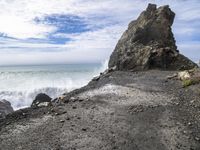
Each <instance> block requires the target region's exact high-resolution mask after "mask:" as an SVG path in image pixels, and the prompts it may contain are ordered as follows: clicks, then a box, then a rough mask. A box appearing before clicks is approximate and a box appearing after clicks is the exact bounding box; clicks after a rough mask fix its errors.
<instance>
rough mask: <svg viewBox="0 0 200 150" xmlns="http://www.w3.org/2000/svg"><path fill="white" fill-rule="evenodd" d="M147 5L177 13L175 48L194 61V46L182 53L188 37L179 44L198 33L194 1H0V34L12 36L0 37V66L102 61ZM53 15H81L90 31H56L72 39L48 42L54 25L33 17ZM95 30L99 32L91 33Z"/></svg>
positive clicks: (56, 34) (199, 6) (197, 5)
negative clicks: (150, 4) (55, 42)
mask: <svg viewBox="0 0 200 150" xmlns="http://www.w3.org/2000/svg"><path fill="white" fill-rule="evenodd" d="M149 2H151V3H157V4H158V5H164V4H169V5H170V7H171V8H172V10H173V11H175V12H176V14H177V15H176V20H175V24H174V26H173V29H174V32H175V36H177V37H178V39H177V42H178V43H179V44H178V46H179V49H183V50H182V51H181V52H183V53H184V54H186V55H188V56H189V57H190V58H194V57H193V56H194V55H196V53H199V51H198V50H197V49H198V47H196V48H195V50H191V51H192V52H193V53H191V51H190V53H189V52H188V51H187V50H186V49H187V48H189V47H192V46H193V45H192V44H193V43H192V42H190V40H192V39H187V40H188V42H187V46H183V41H184V42H185V38H186V36H189V37H193V36H194V35H196V34H197V33H199V26H200V21H199V19H200V12H199V8H200V3H199V1H198V0H190V1H189V0H188V1H187V0H186V1H181V0H176V1H174V0H162V1H160V0H143V1H141V0H134V1H133V0H42V1H39V0H20V1H19V0H0V8H1V9H0V20H1V21H0V33H2V34H3V35H7V36H9V37H13V38H16V40H13V39H4V38H0V44H1V45H0V64H11V63H14V64H22V63H25V64H27V63H72V62H97V61H101V60H103V59H105V58H108V57H109V55H110V53H111V52H112V51H113V49H114V47H115V45H116V43H117V41H118V39H119V38H120V35H121V34H122V33H123V31H124V30H125V29H126V27H127V25H128V23H129V22H130V21H131V20H133V19H136V18H137V16H138V15H139V13H140V12H141V11H143V10H144V9H145V8H146V6H147V4H148V3H149ZM52 14H61V15H62V14H67V15H74V16H79V17H82V18H83V19H84V21H85V22H86V23H87V24H88V27H90V28H91V29H93V30H92V31H87V32H83V33H81V34H77V33H76V34H74V33H72V34H65V33H55V34H54V35H53V36H54V37H62V38H71V41H69V42H67V43H65V44H52V43H51V42H50V41H49V40H48V38H47V37H48V35H49V34H50V33H51V34H52V33H53V32H54V31H56V30H57V27H56V26H53V25H50V24H47V23H36V22H35V21H34V19H35V18H36V17H37V18H44V17H45V16H51V15H52ZM95 26H98V27H101V28H100V29H95V30H94V28H93V27H95ZM28 38H42V39H43V40H44V42H42V41H39V42H38V43H36V42H33V41H31V40H27V39H28ZM198 40H199V39H198ZM11 47H12V48H11ZM15 47H16V48H15ZM196 56H197V55H196ZM195 59H196V58H195ZM50 61H51V62H50Z"/></svg>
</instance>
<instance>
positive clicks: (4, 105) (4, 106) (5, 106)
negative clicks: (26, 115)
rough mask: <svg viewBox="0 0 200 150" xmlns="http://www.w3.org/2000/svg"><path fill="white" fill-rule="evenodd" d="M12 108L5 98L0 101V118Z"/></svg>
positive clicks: (10, 111)
mask: <svg viewBox="0 0 200 150" xmlns="http://www.w3.org/2000/svg"><path fill="white" fill-rule="evenodd" d="M13 111H14V110H13V108H12V106H11V103H10V102H9V101H7V100H1V101H0V118H5V116H6V115H7V114H9V113H12V112H13Z"/></svg>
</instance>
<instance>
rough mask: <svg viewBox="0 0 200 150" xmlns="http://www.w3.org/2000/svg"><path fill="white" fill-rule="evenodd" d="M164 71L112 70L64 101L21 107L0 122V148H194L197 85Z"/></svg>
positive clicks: (198, 138) (198, 136) (199, 112)
mask: <svg viewBox="0 0 200 150" xmlns="http://www.w3.org/2000/svg"><path fill="white" fill-rule="evenodd" d="M172 73H173V72H169V71H166V72H164V71H148V72H138V73H133V72H112V73H109V74H107V75H104V76H102V77H101V78H100V80H99V81H92V82H90V83H89V85H88V86H86V87H83V88H81V89H78V90H75V91H73V92H71V93H69V94H66V97H65V100H66V101H67V100H68V99H70V97H74V98H71V100H70V101H69V102H67V103H65V104H63V103H60V104H55V106H53V107H49V108H41V109H24V110H20V111H18V112H16V113H14V114H12V115H10V116H8V117H7V119H6V120H2V121H1V123H0V128H1V130H0V149H2V150H9V149H10V150H13V149H26V150H27V149H33V150H39V149H42V150H46V149H53V150H54V149H55V150H56V149H59V150H62V149H63V150H65V149H66V150H75V149H80V150H98V149H103V150H111V149H120V150H129V149H130V150H176V149H181V150H189V149H194V150H199V149H200V143H199V142H200V97H199V96H200V95H199V94H200V91H198V89H199V87H200V86H199V85H195V86H191V87H189V88H186V89H184V88H182V86H181V83H180V82H179V81H176V80H166V76H167V75H169V74H172Z"/></svg>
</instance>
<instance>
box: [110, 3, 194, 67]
mask: <svg viewBox="0 0 200 150" xmlns="http://www.w3.org/2000/svg"><path fill="white" fill-rule="evenodd" d="M174 17H175V13H174V12H173V11H172V10H171V9H170V8H169V6H168V5H166V6H162V7H159V8H157V6H156V5H155V4H149V5H148V7H147V9H146V10H145V11H143V12H142V13H141V15H140V16H139V17H138V19H137V20H135V21H132V22H131V23H130V24H129V26H128V29H127V30H126V31H125V32H124V34H123V35H122V37H121V39H120V40H119V42H118V44H117V46H116V48H115V50H114V52H113V53H112V55H111V57H110V61H109V68H112V67H115V66H116V68H117V70H148V69H161V70H184V69H191V68H194V67H195V66H197V65H196V64H195V63H194V62H192V61H191V60H189V59H188V58H186V57H185V56H183V55H181V54H180V53H179V51H178V50H177V46H176V42H175V39H174V35H173V33H172V29H171V26H172V24H173V21H174Z"/></svg>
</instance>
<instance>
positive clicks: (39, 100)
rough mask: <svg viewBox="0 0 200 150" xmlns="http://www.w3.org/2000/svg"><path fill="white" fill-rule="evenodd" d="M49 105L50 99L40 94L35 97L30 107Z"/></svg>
mask: <svg viewBox="0 0 200 150" xmlns="http://www.w3.org/2000/svg"><path fill="white" fill-rule="evenodd" d="M50 104H51V98H50V97H49V96H48V95H46V94H44V93H40V94H38V95H37V96H36V97H35V100H34V101H33V102H32V104H31V107H34V108H35V107H42V106H49V105H50Z"/></svg>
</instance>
